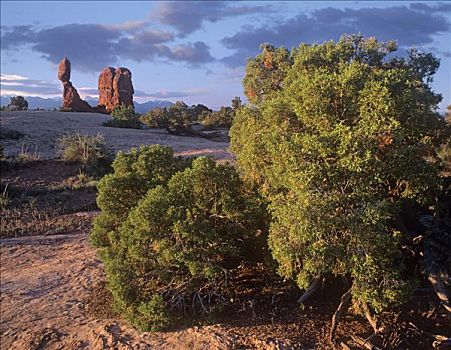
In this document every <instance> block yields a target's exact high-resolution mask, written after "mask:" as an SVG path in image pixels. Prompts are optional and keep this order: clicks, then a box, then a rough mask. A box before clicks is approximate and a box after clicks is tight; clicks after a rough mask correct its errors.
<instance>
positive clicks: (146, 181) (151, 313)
mask: <svg viewBox="0 0 451 350" xmlns="http://www.w3.org/2000/svg"><path fill="white" fill-rule="evenodd" d="M113 168H114V172H113V173H112V174H109V175H107V176H105V177H104V178H103V179H102V180H101V181H100V183H99V186H98V189H99V195H98V199H97V201H98V206H99V207H100V209H101V210H102V212H101V214H100V215H99V216H98V217H97V218H96V219H95V221H94V228H93V230H92V232H91V241H92V242H93V243H94V245H96V246H97V247H100V248H101V257H102V259H103V261H104V263H105V267H106V273H107V280H108V287H109V289H110V291H111V292H112V295H113V298H114V301H115V306H116V308H117V309H118V310H119V311H120V312H122V313H123V314H124V315H125V316H126V317H127V318H128V319H129V320H130V321H131V322H132V323H133V324H134V325H135V326H137V327H139V328H140V329H142V330H157V329H161V328H166V327H168V326H170V325H173V324H174V323H175V322H176V321H177V320H180V319H181V317H182V315H186V313H191V314H192V315H193V314H195V315H205V314H209V313H212V312H214V311H216V310H218V308H220V307H221V305H222V304H223V303H224V301H225V300H226V296H227V293H229V292H230V291H231V289H230V286H227V288H225V287H226V283H227V276H228V273H227V271H228V269H230V268H233V267H236V266H237V265H238V264H239V263H240V262H241V261H242V259H243V247H244V246H245V244H244V242H245V241H246V240H248V239H250V238H251V237H253V233H254V232H255V231H256V229H255V228H256V227H257V226H258V225H257V222H258V218H261V215H260V214H261V211H260V206H259V205H258V202H257V201H255V198H254V197H253V196H252V195H251V192H249V191H247V190H246V188H245V186H244V184H243V183H242V182H241V180H240V178H239V176H238V174H237V172H236V170H235V169H234V168H233V167H232V166H230V165H224V164H222V165H221V164H216V163H215V162H214V161H213V160H212V159H209V158H198V159H195V160H193V161H192V164H191V161H190V160H184V159H180V158H175V157H173V155H172V150H171V149H169V148H166V147H162V146H151V147H142V148H141V149H140V150H139V151H138V150H133V151H132V152H131V153H130V154H123V153H121V154H119V155H118V157H117V158H116V160H115V162H114V164H113Z"/></svg>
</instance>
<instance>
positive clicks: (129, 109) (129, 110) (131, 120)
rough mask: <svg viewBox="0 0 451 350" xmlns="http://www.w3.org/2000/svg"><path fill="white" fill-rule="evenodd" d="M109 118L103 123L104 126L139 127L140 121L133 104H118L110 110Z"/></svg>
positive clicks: (140, 125) (140, 126)
mask: <svg viewBox="0 0 451 350" xmlns="http://www.w3.org/2000/svg"><path fill="white" fill-rule="evenodd" d="M111 117H112V119H111V120H108V121H106V122H105V123H103V125H105V126H109V127H113V128H128V129H141V128H142V123H141V122H140V120H139V115H138V114H136V113H135V110H134V109H133V106H125V105H120V106H117V107H115V108H114V109H113V111H112V112H111Z"/></svg>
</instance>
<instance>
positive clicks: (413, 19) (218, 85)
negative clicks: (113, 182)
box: [0, 0, 451, 111]
mask: <svg viewBox="0 0 451 350" xmlns="http://www.w3.org/2000/svg"><path fill="white" fill-rule="evenodd" d="M0 6H1V82H0V83H1V84H0V89H1V94H2V95H15V94H21V95H24V96H40V97H56V96H61V95H62V86H61V83H60V82H59V81H58V80H57V77H56V73H57V65H58V62H59V61H60V60H61V59H62V58H63V57H65V56H66V57H68V58H69V60H70V61H71V66H72V73H71V81H72V83H73V84H74V86H75V87H76V88H77V90H78V91H79V93H80V95H82V96H83V97H86V96H91V97H96V96H97V95H98V93H97V79H98V75H99V73H100V71H101V70H102V69H103V68H104V67H107V66H113V67H127V68H129V69H130V70H131V72H132V80H133V85H134V88H135V100H136V101H138V102H144V101H147V100H155V99H164V100H170V101H173V102H174V101H177V100H183V101H185V102H186V103H188V104H197V103H202V104H205V105H207V106H209V107H210V108H214V109H217V108H219V107H220V106H222V105H229V104H230V101H231V99H232V98H233V97H235V96H240V97H241V98H242V99H244V98H243V97H244V95H243V88H242V84H241V82H242V79H243V77H244V71H245V65H246V60H247V59H248V58H250V57H255V55H256V54H258V53H259V46H260V44H262V43H264V42H268V43H270V44H273V45H275V46H285V47H286V48H288V49H291V48H293V47H296V46H298V45H299V44H300V43H301V42H306V43H314V42H319V43H320V42H323V41H326V40H331V39H332V40H338V39H339V37H340V36H341V35H342V34H352V33H362V34H363V35H364V36H375V37H376V38H377V39H379V40H381V41H385V40H396V41H397V42H398V45H399V48H400V51H399V52H400V54H403V53H405V50H406V49H408V48H410V47H417V48H418V49H420V50H422V51H428V52H433V53H434V54H435V55H436V57H438V58H439V59H440V60H441V65H440V68H439V70H438V72H437V74H436V76H435V79H434V82H433V84H432V85H433V89H434V91H435V92H437V93H441V94H442V95H443V101H442V103H441V104H440V110H441V111H444V110H445V109H446V106H447V105H449V104H451V79H450V78H451V3H450V2H434V1H427V2H410V1H409V2H408V1H303V2H296V1H290V2H275V1H274V2H269V1H266V2H265V1H239V2H238V1H233V2H232V1H231V2H226V1H203V2H194V1H174V2H163V1H161V2H159V1H155V2H144V1H136V2H133V1H128V2H125V1H124V2H120V1H111V2H108V1H102V2H100V1H99V2H97V1H80V2H79V1H68V2H63V1H29V2H26V1H4V0H3V1H1V2H0Z"/></svg>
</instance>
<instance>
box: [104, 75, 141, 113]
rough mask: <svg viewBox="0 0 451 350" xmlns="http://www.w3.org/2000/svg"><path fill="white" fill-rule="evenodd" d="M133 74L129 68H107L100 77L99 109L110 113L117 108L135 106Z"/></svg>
mask: <svg viewBox="0 0 451 350" xmlns="http://www.w3.org/2000/svg"><path fill="white" fill-rule="evenodd" d="M134 92H135V91H134V89H133V84H132V73H131V72H130V70H128V69H127V68H117V69H114V68H113V67H107V68H105V69H104V70H102V72H101V73H100V76H99V104H98V106H97V108H98V109H99V110H104V111H106V112H107V113H110V112H111V111H112V110H113V109H114V108H115V107H116V106H119V105H125V106H132V107H134V106H133V94H134Z"/></svg>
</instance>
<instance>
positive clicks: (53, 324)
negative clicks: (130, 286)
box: [0, 233, 233, 350]
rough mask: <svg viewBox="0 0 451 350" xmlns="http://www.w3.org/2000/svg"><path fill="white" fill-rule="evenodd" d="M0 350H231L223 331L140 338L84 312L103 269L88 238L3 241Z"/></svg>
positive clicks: (205, 329)
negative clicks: (91, 291)
mask: <svg viewBox="0 0 451 350" xmlns="http://www.w3.org/2000/svg"><path fill="white" fill-rule="evenodd" d="M0 244H1V247H0V249H1V270H0V272H1V289H0V291H1V325H0V333H1V349H2V350H3V349H5V350H6V349H199V350H200V349H205V350H207V349H230V348H233V339H232V337H230V336H228V335H227V334H226V333H227V332H226V331H225V330H224V329H222V328H221V327H220V326H208V327H199V328H198V327H193V328H188V329H183V330H180V331H178V332H162V333H158V332H153V333H138V332H137V331H135V330H134V329H133V328H131V327H130V326H128V325H127V324H126V323H125V322H122V321H119V320H109V319H105V320H98V319H95V318H93V317H92V316H90V315H89V312H87V310H86V302H87V298H89V296H90V290H92V288H93V287H94V286H96V285H97V284H98V283H99V281H100V280H101V279H102V278H103V271H102V265H101V263H100V261H99V260H98V259H97V257H96V255H95V253H94V251H93V249H92V248H91V247H90V245H89V243H88V241H87V236H86V234H85V233H77V234H73V235H65V236H46V237H36V236H35V237H25V238H14V239H2V240H1V241H0Z"/></svg>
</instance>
